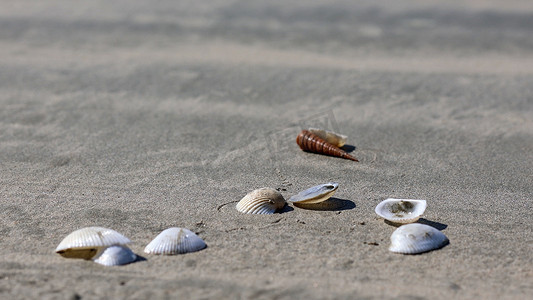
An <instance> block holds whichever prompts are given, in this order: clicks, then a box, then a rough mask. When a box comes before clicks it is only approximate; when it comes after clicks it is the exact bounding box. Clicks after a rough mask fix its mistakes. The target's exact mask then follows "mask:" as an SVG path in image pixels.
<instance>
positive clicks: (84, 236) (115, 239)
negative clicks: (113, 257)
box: [56, 227, 131, 259]
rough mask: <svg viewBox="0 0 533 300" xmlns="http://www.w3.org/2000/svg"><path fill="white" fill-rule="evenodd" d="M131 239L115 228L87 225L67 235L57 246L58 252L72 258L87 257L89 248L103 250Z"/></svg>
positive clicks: (128, 241) (123, 243) (127, 242)
mask: <svg viewBox="0 0 533 300" xmlns="http://www.w3.org/2000/svg"><path fill="white" fill-rule="evenodd" d="M129 243H131V241H130V239H128V238H127V237H125V236H123V235H122V234H120V233H118V232H116V231H115V230H112V229H108V228H103V227H86V228H81V229H78V230H76V231H74V232H72V233H71V234H69V235H67V236H66V237H65V238H64V239H63V241H61V243H59V245H58V246H57V248H56V252H57V253H59V254H61V255H63V256H65V257H70V258H85V259H89V258H90V257H87V256H86V255H87V253H84V252H86V250H87V249H96V250H101V249H103V248H106V247H108V246H112V245H125V244H129Z"/></svg>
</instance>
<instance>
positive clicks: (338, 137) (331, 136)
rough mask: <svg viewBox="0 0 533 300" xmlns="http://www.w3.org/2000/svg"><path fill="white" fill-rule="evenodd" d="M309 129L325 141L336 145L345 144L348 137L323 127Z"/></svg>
mask: <svg viewBox="0 0 533 300" xmlns="http://www.w3.org/2000/svg"><path fill="white" fill-rule="evenodd" d="M309 131H310V132H312V133H314V134H316V135H317V136H319V137H320V138H321V139H323V140H325V141H326V142H328V143H330V144H332V145H334V146H337V147H339V148H340V147H342V146H344V144H346V139H347V138H348V136H347V135H342V134H338V133H335V132H333V131H329V130H324V129H318V128H309Z"/></svg>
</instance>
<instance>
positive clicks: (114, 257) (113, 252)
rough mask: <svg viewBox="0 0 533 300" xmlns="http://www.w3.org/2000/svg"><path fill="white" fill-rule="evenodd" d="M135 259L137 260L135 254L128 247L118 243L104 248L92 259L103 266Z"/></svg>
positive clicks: (118, 264)
mask: <svg viewBox="0 0 533 300" xmlns="http://www.w3.org/2000/svg"><path fill="white" fill-rule="evenodd" d="M135 260H137V255H135V253H133V251H131V249H130V248H128V247H126V246H120V245H116V246H110V247H107V248H105V250H104V251H103V252H102V253H101V254H100V255H98V256H97V257H95V258H94V259H93V261H94V262H95V263H98V264H101V265H104V266H120V265H125V264H129V263H131V262H134V261H135Z"/></svg>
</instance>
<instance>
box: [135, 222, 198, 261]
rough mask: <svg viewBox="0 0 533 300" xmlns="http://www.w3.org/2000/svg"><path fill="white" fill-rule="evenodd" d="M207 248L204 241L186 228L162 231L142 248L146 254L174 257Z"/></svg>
mask: <svg viewBox="0 0 533 300" xmlns="http://www.w3.org/2000/svg"><path fill="white" fill-rule="evenodd" d="M205 247H207V245H206V244H205V242H204V240H202V239H201V238H200V237H199V236H197V235H196V234H195V233H194V232H192V231H190V230H189V229H186V228H178V227H172V228H168V229H165V230H163V231H162V232H161V233H160V234H159V235H158V236H156V237H155V238H154V239H153V240H152V241H151V242H150V243H149V244H148V245H147V246H146V248H144V252H145V253H148V254H163V255H174V254H184V253H189V252H195V251H199V250H202V249H204V248H205Z"/></svg>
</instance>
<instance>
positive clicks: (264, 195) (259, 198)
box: [236, 188, 286, 215]
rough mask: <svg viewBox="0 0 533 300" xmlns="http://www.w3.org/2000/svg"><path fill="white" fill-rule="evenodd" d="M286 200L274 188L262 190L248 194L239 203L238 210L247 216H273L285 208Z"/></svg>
mask: <svg viewBox="0 0 533 300" xmlns="http://www.w3.org/2000/svg"><path fill="white" fill-rule="evenodd" d="M285 203H286V202H285V198H283V196H282V195H281V194H280V193H279V192H278V191H276V190H275V189H272V188H261V189H257V190H255V191H252V192H250V193H248V194H247V195H246V196H244V198H242V199H241V201H239V203H237V206H236V208H237V210H238V211H240V212H242V213H245V214H261V215H265V214H268V215H270V214H273V213H274V212H275V211H276V210H278V209H281V208H283V207H284V206H285Z"/></svg>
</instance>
